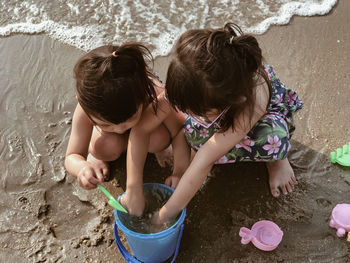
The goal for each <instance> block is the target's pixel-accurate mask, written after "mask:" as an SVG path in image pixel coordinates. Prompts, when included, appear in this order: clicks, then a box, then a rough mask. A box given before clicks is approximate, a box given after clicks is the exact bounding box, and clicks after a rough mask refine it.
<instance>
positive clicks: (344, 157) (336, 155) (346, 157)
mask: <svg viewBox="0 0 350 263" xmlns="http://www.w3.org/2000/svg"><path fill="white" fill-rule="evenodd" d="M349 147H350V142H349V143H348V144H345V145H344V146H343V150H342V149H341V148H338V149H337V151H336V152H331V162H332V163H339V164H340V165H343V166H350V152H349Z"/></svg>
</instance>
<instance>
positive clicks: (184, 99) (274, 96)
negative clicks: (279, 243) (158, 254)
mask: <svg viewBox="0 0 350 263" xmlns="http://www.w3.org/2000/svg"><path fill="white" fill-rule="evenodd" d="M173 50H174V51H173V52H174V54H173V56H174V57H173V59H172V61H171V63H170V65H169V69H168V73H167V81H166V92H167V94H166V96H167V99H168V100H169V102H170V104H172V105H173V106H174V107H175V108H176V109H178V110H180V111H183V112H185V113H186V114H187V120H186V122H185V124H184V126H185V135H186V138H187V141H188V143H189V144H190V146H191V148H192V149H193V152H194V153H195V154H193V155H192V158H193V159H192V161H191V164H190V166H189V167H188V168H187V170H186V172H185V173H184V174H183V176H182V178H181V180H180V182H179V183H178V185H177V187H176V189H175V192H174V194H173V195H172V196H171V198H170V199H169V201H168V202H167V203H166V204H165V205H164V206H163V207H162V208H161V210H160V211H159V215H158V218H156V221H158V222H160V223H161V222H164V221H166V220H167V219H169V218H171V217H173V216H175V215H176V214H177V213H178V212H179V211H181V209H183V208H184V207H185V206H186V205H187V204H188V202H189V201H190V200H191V199H192V197H193V196H194V195H195V193H196V192H197V191H198V189H199V188H200V187H201V185H202V184H203V182H204V180H205V179H206V177H207V175H208V173H209V172H210V170H211V168H212V166H213V165H214V164H218V163H219V164H222V163H233V162H238V161H253V162H258V161H264V162H266V166H267V169H268V172H269V184H270V191H271V194H272V195H273V196H275V197H278V196H279V195H280V193H281V192H282V193H283V194H288V193H290V192H292V191H293V189H294V186H295V184H296V179H295V176H294V172H293V169H292V167H291V166H290V164H289V161H288V159H287V154H288V151H289V150H290V147H291V145H290V139H291V136H292V134H293V132H294V130H295V126H294V121H293V115H294V113H295V112H296V111H298V110H299V109H301V108H302V106H303V105H302V101H301V100H300V99H299V97H298V95H297V94H296V93H295V92H294V91H293V90H291V89H287V88H285V86H284V84H283V83H282V82H281V81H280V80H279V78H278V77H277V75H276V73H275V71H274V69H273V68H272V66H269V65H264V64H263V63H262V60H263V57H262V52H261V49H260V47H259V45H258V42H257V40H256V38H255V37H253V36H251V35H246V34H244V33H243V32H242V31H241V29H240V28H239V27H238V26H237V25H235V24H226V25H225V26H224V28H222V29H200V30H189V31H187V32H185V33H184V34H183V35H182V36H181V37H180V38H179V40H178V41H177V43H176V45H175V47H174V49H173Z"/></svg>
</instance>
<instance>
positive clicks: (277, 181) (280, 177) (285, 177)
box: [266, 158, 297, 197]
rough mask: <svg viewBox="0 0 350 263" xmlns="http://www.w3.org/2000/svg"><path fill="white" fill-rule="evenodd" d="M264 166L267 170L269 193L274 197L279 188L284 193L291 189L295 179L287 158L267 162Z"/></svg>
mask: <svg viewBox="0 0 350 263" xmlns="http://www.w3.org/2000/svg"><path fill="white" fill-rule="evenodd" d="M266 167H267V170H268V172H269V183H270V190H271V194H272V195H273V196H274V197H278V196H279V195H280V190H279V189H281V191H282V193H283V194H285V195H286V194H288V193H290V192H292V191H293V189H294V185H295V184H296V183H297V181H296V179H295V176H294V171H293V169H292V167H291V166H290V163H289V161H288V159H287V158H285V159H283V160H278V161H275V162H267V163H266Z"/></svg>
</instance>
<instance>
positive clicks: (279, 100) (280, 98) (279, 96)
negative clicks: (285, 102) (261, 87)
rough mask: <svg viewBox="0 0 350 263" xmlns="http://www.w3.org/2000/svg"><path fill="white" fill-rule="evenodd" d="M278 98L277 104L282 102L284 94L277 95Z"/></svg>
mask: <svg viewBox="0 0 350 263" xmlns="http://www.w3.org/2000/svg"><path fill="white" fill-rule="evenodd" d="M276 99H277V101H276V104H280V103H281V102H282V96H281V95H280V94H277V95H276Z"/></svg>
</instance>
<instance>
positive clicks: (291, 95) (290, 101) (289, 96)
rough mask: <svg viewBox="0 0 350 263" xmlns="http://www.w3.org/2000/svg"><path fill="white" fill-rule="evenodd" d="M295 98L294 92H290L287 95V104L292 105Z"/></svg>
mask: <svg viewBox="0 0 350 263" xmlns="http://www.w3.org/2000/svg"><path fill="white" fill-rule="evenodd" d="M296 98H297V94H296V93H295V92H294V91H292V90H290V91H289V92H288V94H287V102H288V104H289V105H293V104H294V101H295V99H296Z"/></svg>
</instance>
